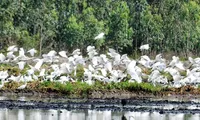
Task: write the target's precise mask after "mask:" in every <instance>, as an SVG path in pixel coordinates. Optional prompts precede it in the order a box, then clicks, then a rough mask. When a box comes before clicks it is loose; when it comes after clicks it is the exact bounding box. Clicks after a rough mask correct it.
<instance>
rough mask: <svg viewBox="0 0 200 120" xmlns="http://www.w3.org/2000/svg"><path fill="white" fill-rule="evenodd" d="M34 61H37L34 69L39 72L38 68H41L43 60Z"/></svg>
mask: <svg viewBox="0 0 200 120" xmlns="http://www.w3.org/2000/svg"><path fill="white" fill-rule="evenodd" d="M34 61H37V63H36V64H35V66H34V68H35V69H36V70H38V71H40V67H41V66H42V64H43V62H44V60H43V59H35V60H34Z"/></svg>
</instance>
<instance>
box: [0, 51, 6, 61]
mask: <svg viewBox="0 0 200 120" xmlns="http://www.w3.org/2000/svg"><path fill="white" fill-rule="evenodd" d="M5 60H6V57H5V55H4V54H2V53H0V63H2V62H4V61H5Z"/></svg>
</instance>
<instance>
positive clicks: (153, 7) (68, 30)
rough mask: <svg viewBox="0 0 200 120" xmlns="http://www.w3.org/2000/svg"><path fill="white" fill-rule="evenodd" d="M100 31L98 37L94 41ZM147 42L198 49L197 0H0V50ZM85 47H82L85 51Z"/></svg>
mask: <svg viewBox="0 0 200 120" xmlns="http://www.w3.org/2000/svg"><path fill="white" fill-rule="evenodd" d="M101 32H104V33H105V36H104V38H103V39H101V40H94V37H95V36H97V35H98V34H99V33H101ZM146 43H149V44H150V47H151V51H152V52H168V51H173V52H176V53H179V52H184V53H185V55H187V53H188V52H193V53H196V54H198V53H199V49H200V2H199V1H198V0H101V1H100V0H82V1H80V0H48V1H41V0H2V1H1V2H0V49H2V48H3V47H7V46H8V45H11V44H17V45H18V46H21V47H24V48H27V49H28V48H31V47H35V48H37V49H39V50H40V51H41V52H45V51H46V50H50V49H56V50H68V51H72V50H74V49H77V48H80V49H81V50H82V51H83V50H85V48H86V47H87V46H88V45H95V46H96V47H97V48H98V50H101V51H105V50H106V49H107V48H108V47H112V48H114V49H116V50H118V51H119V52H125V53H133V51H138V50H139V46H140V45H142V44H146ZM83 52H85V51H83Z"/></svg>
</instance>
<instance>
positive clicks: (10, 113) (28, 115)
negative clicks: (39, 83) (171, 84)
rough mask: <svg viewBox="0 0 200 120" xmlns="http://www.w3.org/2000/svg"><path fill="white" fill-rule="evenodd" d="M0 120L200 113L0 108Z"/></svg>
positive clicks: (121, 119)
mask: <svg viewBox="0 0 200 120" xmlns="http://www.w3.org/2000/svg"><path fill="white" fill-rule="evenodd" d="M0 120H200V114H183V113H179V114H171V113H169V114H159V113H158V112H151V113H150V112H113V111H108V110H106V111H96V110H85V111H76V110H73V111H67V110H40V109H34V110H24V109H12V110H10V109H0Z"/></svg>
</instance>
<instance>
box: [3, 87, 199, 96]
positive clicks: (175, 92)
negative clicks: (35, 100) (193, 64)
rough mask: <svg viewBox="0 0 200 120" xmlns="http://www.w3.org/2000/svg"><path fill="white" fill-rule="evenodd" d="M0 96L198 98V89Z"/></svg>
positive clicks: (25, 91) (50, 91)
mask: <svg viewBox="0 0 200 120" xmlns="http://www.w3.org/2000/svg"><path fill="white" fill-rule="evenodd" d="M0 96H26V97H29V96H36V97H44V98H45V97H50V98H71V99H74V98H86V99H135V98H140V99H141V98H163V97H177V96H178V97H186V98H187V96H190V97H191V96H192V97H199V96H200V89H199V88H194V87H192V86H185V87H181V88H167V89H164V90H162V91H159V92H147V91H142V90H141V91H134V90H133V91H129V90H118V89H110V90H90V91H87V92H85V93H83V92H78V93H66V92H62V91H59V90H55V89H45V90H44V89H38V90H36V89H27V88H26V89H23V90H18V89H13V90H8V89H4V90H0Z"/></svg>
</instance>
